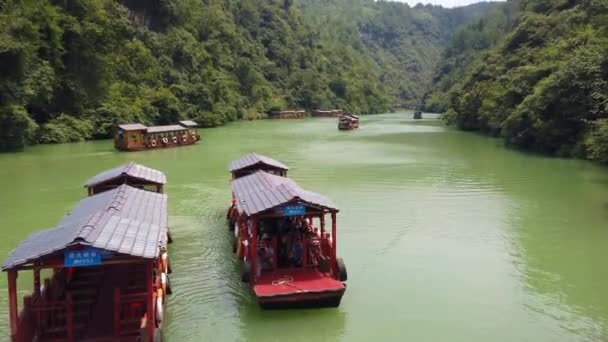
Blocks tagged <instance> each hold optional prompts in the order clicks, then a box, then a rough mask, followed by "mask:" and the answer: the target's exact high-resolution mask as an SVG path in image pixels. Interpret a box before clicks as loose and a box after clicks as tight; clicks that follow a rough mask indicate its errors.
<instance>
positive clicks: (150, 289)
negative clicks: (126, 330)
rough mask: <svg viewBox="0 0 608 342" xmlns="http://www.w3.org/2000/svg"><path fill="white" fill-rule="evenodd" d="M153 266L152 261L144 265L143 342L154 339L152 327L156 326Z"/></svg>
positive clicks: (150, 341)
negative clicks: (144, 307) (144, 322)
mask: <svg viewBox="0 0 608 342" xmlns="http://www.w3.org/2000/svg"><path fill="white" fill-rule="evenodd" d="M153 269H154V266H153V264H152V260H150V261H148V262H147V263H146V285H147V291H146V292H147V296H146V312H147V317H148V319H147V321H146V335H147V336H146V340H147V341H145V342H152V339H153V338H154V326H155V325H156V324H155V322H156V315H155V312H154V277H153V274H152V273H153Z"/></svg>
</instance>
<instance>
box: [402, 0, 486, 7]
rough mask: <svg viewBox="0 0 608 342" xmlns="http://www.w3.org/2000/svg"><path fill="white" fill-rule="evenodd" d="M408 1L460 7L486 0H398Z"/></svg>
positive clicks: (412, 4) (410, 2)
mask: <svg viewBox="0 0 608 342" xmlns="http://www.w3.org/2000/svg"><path fill="white" fill-rule="evenodd" d="M397 1H401V2H407V3H408V4H410V6H415V5H416V4H417V3H423V4H425V5H426V4H433V5H441V6H443V7H458V6H466V5H470V4H474V3H476V2H482V1H484V0H397Z"/></svg>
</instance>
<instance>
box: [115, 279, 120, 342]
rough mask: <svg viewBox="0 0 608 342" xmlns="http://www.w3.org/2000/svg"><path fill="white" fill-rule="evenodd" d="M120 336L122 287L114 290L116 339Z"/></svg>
mask: <svg viewBox="0 0 608 342" xmlns="http://www.w3.org/2000/svg"><path fill="white" fill-rule="evenodd" d="M119 336H120V287H115V288H114V337H116V338H118V337H119Z"/></svg>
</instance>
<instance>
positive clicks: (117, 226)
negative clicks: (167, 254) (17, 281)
mask: <svg viewBox="0 0 608 342" xmlns="http://www.w3.org/2000/svg"><path fill="white" fill-rule="evenodd" d="M167 230H168V223H167V195H165V194H159V193H155V192H150V191H145V190H140V189H136V188H133V187H130V186H128V185H121V186H120V187H118V188H116V189H113V190H110V191H106V192H102V193H100V194H98V195H95V196H90V197H87V198H85V199H83V200H81V201H80V202H79V203H78V205H77V206H76V207H75V208H74V209H73V210H72V211H71V212H70V213H69V214H68V215H67V216H65V217H64V218H63V220H61V222H59V223H58V224H57V226H55V227H54V228H51V229H47V230H44V231H41V232H37V233H34V234H31V235H30V236H29V237H28V238H27V239H25V241H23V242H22V243H21V244H20V245H19V246H18V247H17V248H16V249H15V250H14V251H12V252H11V253H10V255H9V257H8V259H7V260H6V261H5V262H4V265H3V269H9V268H13V267H16V266H19V265H23V264H26V263H28V262H31V261H33V260H35V259H37V258H39V257H41V256H45V255H49V254H51V253H53V252H55V251H58V250H62V249H64V248H66V247H68V246H70V245H71V244H73V243H75V242H80V243H83V244H86V245H91V246H93V247H97V248H102V249H106V250H109V251H114V252H119V253H123V254H128V255H132V256H135V257H141V258H147V259H152V258H156V257H158V255H159V253H160V249H161V248H166V246H167Z"/></svg>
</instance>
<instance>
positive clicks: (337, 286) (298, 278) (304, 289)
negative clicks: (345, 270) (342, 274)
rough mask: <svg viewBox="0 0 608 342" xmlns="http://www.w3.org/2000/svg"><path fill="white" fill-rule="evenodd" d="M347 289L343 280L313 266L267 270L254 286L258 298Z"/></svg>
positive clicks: (339, 291) (341, 291)
mask: <svg viewBox="0 0 608 342" xmlns="http://www.w3.org/2000/svg"><path fill="white" fill-rule="evenodd" d="M345 289H346V287H345V286H344V284H342V282H340V281H338V280H336V279H334V278H332V277H331V276H330V275H329V274H326V273H321V272H319V271H318V270H316V269H313V268H311V269H287V270H277V271H274V272H265V273H262V275H261V276H260V278H258V280H257V282H256V284H255V286H254V287H253V291H254V292H255V295H256V296H257V297H258V298H260V297H276V296H290V295H298V294H308V293H325V292H332V293H340V294H341V293H343V292H344V290H345Z"/></svg>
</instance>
